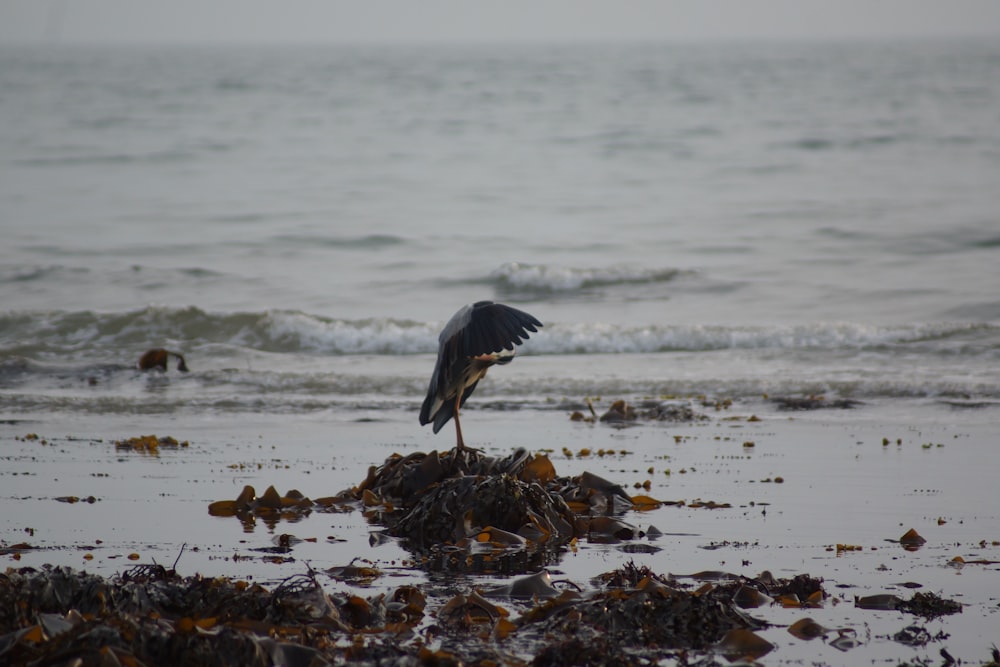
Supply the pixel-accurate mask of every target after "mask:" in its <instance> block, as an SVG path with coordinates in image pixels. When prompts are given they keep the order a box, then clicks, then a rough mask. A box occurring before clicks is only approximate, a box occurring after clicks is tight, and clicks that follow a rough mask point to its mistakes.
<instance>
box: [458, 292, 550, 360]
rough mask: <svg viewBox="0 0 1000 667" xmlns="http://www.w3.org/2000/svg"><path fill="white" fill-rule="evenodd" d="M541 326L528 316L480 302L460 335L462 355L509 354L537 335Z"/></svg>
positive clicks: (517, 311) (507, 307) (515, 309)
mask: <svg viewBox="0 0 1000 667" xmlns="http://www.w3.org/2000/svg"><path fill="white" fill-rule="evenodd" d="M540 326H542V323H541V322H539V321H538V320H536V319H535V318H534V317H532V316H531V315H529V314H528V313H526V312H524V311H521V310H518V309H517V308H511V307H510V306H505V305H503V304H502V303H493V302H491V301H480V302H478V303H476V304H475V305H474V306H473V307H472V312H471V313H469V322H468V324H467V325H466V326H465V328H464V330H463V331H462V347H463V348H464V349H463V350H462V354H463V355H464V356H468V357H474V356H476V355H480V354H490V353H492V352H500V351H501V350H513V349H514V346H515V345H520V344H521V343H523V342H524V341H525V340H527V339H528V337H529V336H528V332H529V331H538V329H537V327H540Z"/></svg>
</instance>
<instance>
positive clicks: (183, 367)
mask: <svg viewBox="0 0 1000 667" xmlns="http://www.w3.org/2000/svg"><path fill="white" fill-rule="evenodd" d="M170 357H175V358H176V359H177V370H179V371H180V372H182V373H187V372H188V366H187V363H186V362H185V361H184V357H183V356H181V354H180V353H179V352H171V351H170V350H165V349H163V348H161V347H157V348H153V349H151V350H146V351H145V352H143V354H142V356H141V357H139V361H138V362H137V364H136V365H137V366H138V367H139V370H143V371H150V370H157V371H166V370H167V363H168V362H169V360H170Z"/></svg>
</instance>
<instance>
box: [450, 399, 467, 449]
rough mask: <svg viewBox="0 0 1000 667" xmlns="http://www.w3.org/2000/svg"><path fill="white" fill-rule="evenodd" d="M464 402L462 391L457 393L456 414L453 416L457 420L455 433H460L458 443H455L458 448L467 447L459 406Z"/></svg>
mask: <svg viewBox="0 0 1000 667" xmlns="http://www.w3.org/2000/svg"><path fill="white" fill-rule="evenodd" d="M461 404H462V392H458V393H457V394H455V414H454V415H453V416H452V418H453V419H454V420H455V433H456V434H457V435H458V443H457V444H456V445H455V446H456V447H457V448H458V449H465V440H463V439H462V424H461V423H459V421H458V407H459V406H460V405H461Z"/></svg>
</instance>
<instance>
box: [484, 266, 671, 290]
mask: <svg viewBox="0 0 1000 667" xmlns="http://www.w3.org/2000/svg"><path fill="white" fill-rule="evenodd" d="M679 273H680V271H678V270H677V269H637V268H634V267H627V266H618V267H609V268H589V269H580V268H570V267H558V266H549V265H546V264H521V263H520V262H507V263H506V264H503V265H501V266H500V267H498V268H497V269H495V270H494V271H493V272H492V273H491V274H490V279H491V280H492V281H493V282H494V283H495V284H496V286H497V287H498V288H499V289H501V290H505V291H508V292H510V291H517V292H538V293H548V292H577V291H581V290H587V289H593V288H598V287H612V286H616V285H641V284H649V283H659V282H667V281H670V280H673V279H674V278H676V277H677V275H678V274H679Z"/></svg>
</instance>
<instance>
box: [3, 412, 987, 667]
mask: <svg viewBox="0 0 1000 667" xmlns="http://www.w3.org/2000/svg"><path fill="white" fill-rule="evenodd" d="M599 407H600V406H599ZM605 407H606V406H605ZM696 407H697V410H698V411H699V412H700V413H703V414H704V415H705V416H707V417H708V418H707V419H704V420H697V421H692V422H685V423H664V422H655V423H653V422H643V423H640V424H639V425H636V426H632V427H629V428H613V427H611V426H609V425H607V424H600V423H597V424H590V423H579V422H571V421H570V420H569V417H568V414H567V413H565V412H559V411H552V412H534V411H514V412H498V411H489V410H473V411H470V412H469V416H468V417H467V418H466V419H465V420H463V426H464V427H465V428H464V430H465V431H466V438H467V440H469V441H470V443H475V444H476V445H477V446H480V447H483V448H484V449H485V450H486V452H487V453H489V454H494V455H503V454H507V453H509V452H510V451H512V450H513V449H514V448H516V447H525V448H527V449H529V450H531V451H544V450H551V452H550V457H551V459H552V461H553V463H554V464H555V466H556V470H557V471H558V473H559V474H560V475H576V474H579V473H581V472H583V471H590V472H592V473H595V474H597V475H600V476H602V477H605V478H607V479H609V480H612V481H614V482H616V483H618V484H621V485H622V486H623V487H625V488H626V490H627V491H629V492H630V493H636V494H638V493H643V494H648V495H650V496H652V497H654V498H656V499H659V500H664V501H683V504H672V505H667V506H663V507H661V508H659V509H655V510H652V511H649V512H641V513H640V512H630V513H628V514H627V515H626V517H625V518H626V520H627V521H629V522H631V523H633V524H635V525H637V526H640V527H641V528H643V529H646V528H647V527H649V526H654V527H655V528H656V529H658V530H659V531H660V532H662V533H663V535H662V536H659V537H656V538H655V539H644V540H642V541H641V548H637V547H636V544H637V543H636V542H630V543H622V544H603V543H600V544H598V543H591V542H589V541H587V540H581V541H580V542H579V543H578V544H577V545H576V547H575V548H574V549H572V550H568V551H567V552H566V553H565V554H564V555H563V557H562V559H561V560H560V561H559V562H558V563H557V564H555V565H554V566H553V567H551V568H549V569H550V572H551V573H552V576H553V578H556V579H564V580H565V579H568V580H570V581H572V582H575V583H576V584H578V585H579V586H581V587H583V588H587V587H589V586H590V585H591V584H590V580H591V578H593V577H595V576H596V575H598V574H600V573H602V572H606V571H609V570H612V569H614V568H616V567H620V566H622V565H623V564H624V563H626V562H629V561H634V562H635V563H636V564H637V565H645V566H648V567H649V568H650V569H651V570H653V571H654V572H657V573H662V574H672V575H675V576H683V575H689V574H693V573H697V572H702V571H706V570H718V571H722V572H727V573H732V574H736V575H745V576H749V577H752V576H757V575H759V574H760V573H761V572H762V571H764V570H768V571H770V572H771V573H773V574H774V575H775V576H778V577H791V576H794V575H797V574H803V573H806V574H809V575H811V576H813V577H816V578H821V579H823V580H824V588H825V589H826V591H827V592H828V593H829V594H830V597H829V599H828V600H827V601H826V602H825V603H824V604H823V605H822V606H821V607H817V608H811V609H808V610H804V609H798V608H796V609H788V608H783V607H780V606H770V607H764V608H759V609H755V610H753V613H754V615H755V616H757V617H758V618H762V619H764V620H766V621H767V622H769V623H771V624H773V627H771V628H769V629H767V630H764V631H762V632H761V633H760V634H761V636H763V637H764V638H766V639H767V640H768V641H770V642H771V643H773V644H774V645H775V646H776V649H775V651H774V652H773V653H772V654H770V655H769V657H768V659H767V661H768V663H770V664H777V663H783V662H788V663H793V662H796V661H803V660H804V661H808V662H813V661H818V662H826V663H828V664H844V663H845V662H852V663H858V664H860V663H862V662H869V661H880V660H885V659H891V660H913V659H924V658H926V659H928V660H935V661H937V660H940V656H939V651H940V650H941V649H942V648H944V649H946V650H947V652H948V653H949V654H950V655H952V656H954V657H955V658H957V659H959V658H960V659H961V660H963V661H965V662H967V663H971V664H978V663H979V662H983V661H985V660H986V658H987V657H988V654H989V648H990V645H991V644H992V643H994V642H997V641H998V637H997V635H996V633H995V628H996V627H997V620H998V618H997V614H998V600H1000V593H997V585H996V583H997V576H998V573H1000V565H998V564H997V563H996V562H995V561H1000V510H998V508H997V505H996V502H995V501H996V491H995V470H996V464H995V462H996V453H995V446H996V443H997V442H998V441H1000V426H998V425H997V420H996V419H994V418H991V415H990V414H989V412H990V411H991V409H990V408H985V409H976V408H966V409H962V408H956V407H953V406H949V405H945V404H938V403H935V404H922V405H915V404H899V403H897V404H893V405H882V406H870V405H869V406H860V407H858V408H854V409H847V410H817V411H808V412H798V411H795V412H788V411H781V410H778V409H776V408H775V406H774V404H771V403H761V404H759V405H755V406H752V409H744V408H741V407H739V406H737V407H731V408H729V409H723V410H716V409H714V408H713V407H707V406H700V405H699V406H696ZM751 415H753V416H754V417H755V418H754V419H752V420H751V419H750V417H751ZM372 417H375V418H376V419H371V420H369V419H364V418H363V419H362V420H360V421H349V420H346V419H343V418H337V417H336V416H330V415H316V416H311V417H307V418H304V417H301V416H297V417H294V418H282V417H278V416H266V415H265V416H261V417H259V418H256V419H253V420H246V419H242V420H240V421H235V419H233V420H231V419H228V418H227V419H223V418H221V417H220V418H217V419H212V418H205V417H201V418H199V419H198V420H196V421H195V422H194V423H192V422H187V421H184V420H183V419H180V418H176V419H170V420H164V419H161V418H156V417H136V418H121V417H116V418H115V421H113V422H108V421H107V420H104V421H102V420H101V419H99V418H97V417H90V418H86V419H77V420H73V422H72V423H59V422H54V421H50V422H46V421H35V420H32V421H28V420H25V421H21V420H18V419H16V418H13V419H8V420H7V421H5V422H4V423H2V424H0V457H2V460H3V468H2V472H0V479H2V484H0V486H2V489H3V490H2V492H0V496H2V498H3V503H4V506H5V508H6V509H7V511H6V512H4V515H3V519H2V521H0V548H2V555H0V562H3V564H4V565H5V566H6V567H9V568H21V567H26V566H30V567H36V568H37V567H40V566H42V565H44V564H58V565H68V566H71V567H73V568H77V569H81V570H86V571H88V572H92V573H96V574H100V575H103V576H112V575H114V574H116V573H120V572H122V571H124V570H127V569H128V568H129V567H131V566H133V565H135V564H136V563H151V562H154V561H155V562H157V563H159V564H162V565H166V566H168V567H169V566H171V565H173V563H174V562H175V560H177V566H176V567H177V571H178V572H179V573H180V574H185V575H191V574H195V573H200V574H202V575H205V576H224V577H230V578H234V579H246V580H252V581H255V582H259V583H262V584H264V585H274V584H276V583H277V582H279V581H281V580H283V579H284V578H286V577H288V576H291V575H293V574H300V573H303V572H305V571H306V570H307V569H308V568H310V567H311V568H313V569H315V570H318V571H323V570H326V569H327V568H330V567H333V566H338V565H346V564H348V563H349V562H350V561H351V560H352V559H353V558H355V557H360V558H362V559H365V560H366V561H369V562H370V563H371V564H373V565H375V566H377V567H378V568H379V569H380V570H382V572H383V573H384V575H385V576H383V577H381V578H379V579H376V580H375V581H374V582H372V583H371V584H370V585H367V586H365V587H364V590H363V591H362V594H364V595H371V594H373V593H374V592H378V591H380V590H388V589H390V588H394V587H397V586H399V585H401V584H404V583H412V584H415V585H417V586H421V587H423V588H425V589H427V590H428V591H431V592H432V596H431V598H432V599H431V600H429V605H430V604H432V602H433V592H434V591H445V590H447V591H452V592H454V591H461V590H465V591H470V590H472V589H473V588H475V587H483V586H489V585H493V584H496V583H500V582H502V581H503V580H504V578H503V577H498V576H492V575H491V576H484V575H479V576H476V575H469V574H449V575H448V576H447V577H443V578H442V577H441V576H440V575H436V574H433V573H427V572H425V571H423V570H421V569H419V568H416V567H414V566H413V555H412V554H410V553H409V552H407V551H406V550H405V549H404V548H403V547H402V546H401V545H400V544H398V543H397V542H396V541H395V540H391V539H390V540H383V541H378V542H381V543H379V545H378V546H376V547H372V546H370V544H371V543H372V542H370V538H371V535H372V533H373V532H378V528H377V527H375V526H372V525H369V524H368V522H366V520H365V519H364V517H363V516H361V514H360V513H359V512H357V511H354V512H348V513H332V512H321V511H314V512H310V513H308V514H306V515H305V516H302V517H301V518H300V519H298V520H296V521H294V522H292V521H280V522H278V523H276V524H272V525H267V523H265V522H264V521H262V520H258V521H257V522H256V523H254V524H247V523H241V522H240V521H239V520H237V519H236V518H233V517H228V518H220V517H212V516H210V515H209V513H208V505H209V504H210V503H212V502H213V501H218V500H224V499H233V498H235V497H236V496H237V495H238V494H239V493H240V491H241V489H242V488H243V487H244V486H245V485H248V484H249V485H252V486H254V487H255V488H256V489H257V491H258V493H262V492H263V491H264V489H265V488H267V487H268V486H274V487H275V488H276V489H277V490H278V491H279V492H280V493H285V492H287V491H288V490H290V489H297V490H298V491H300V492H301V493H303V494H304V495H306V496H308V497H311V498H319V497H322V496H329V495H332V494H335V493H337V492H338V491H341V490H342V489H345V488H350V487H352V486H354V485H356V484H358V483H359V482H360V481H361V480H362V479H364V477H365V474H366V472H367V469H368V467H369V466H371V465H378V464H380V463H381V462H382V461H383V460H384V459H385V458H386V457H387V456H389V455H390V454H392V453H394V452H400V453H403V454H407V453H411V452H415V451H429V450H431V449H434V448H437V449H445V448H447V447H448V445H450V444H451V442H452V441H451V439H450V438H451V434H450V433H448V432H447V431H445V432H442V433H441V434H439V435H438V436H433V435H432V434H431V433H430V431H429V429H424V430H421V429H419V428H418V427H417V426H416V421H415V417H414V416H413V415H410V414H404V413H398V414H397V413H392V412H380V413H378V414H377V415H372ZM149 433H155V434H157V435H159V436H172V437H173V438H175V439H177V441H179V442H180V443H182V444H181V445H178V446H176V447H174V446H162V447H159V448H157V451H155V452H150V451H139V450H136V449H134V448H122V447H116V445H115V444H114V441H115V440H121V439H125V438H129V437H132V436H138V435H142V434H149ZM185 442H186V443H187V444H186V445H184V444H183V443H185ZM602 450H603V455H601V452H602ZM612 452H613V453H612ZM647 482H648V485H647V488H642V485H644V484H646V483H647ZM637 485H638V488H637ZM73 498H76V499H78V500H77V501H75V502H73ZM697 501H702V502H701V503H699V502H697ZM713 503H714V504H716V505H722V507H715V508H711V505H712V504H713ZM699 505H702V506H699ZM911 528H912V529H914V530H915V531H917V532H918V533H919V534H920V535H921V536H923V537H924V538H925V539H926V540H927V542H926V544H925V545H923V546H922V547H921V548H919V549H917V550H912V551H911V550H906V549H904V548H903V547H902V546H901V545H900V544H898V543H897V542H896V540H898V539H899V538H900V537H901V536H902V535H903V534H904V533H905V532H906V531H907V530H909V529H911ZM281 535H293V536H294V537H296V538H299V539H302V540H303V541H302V542H298V543H295V544H294V546H293V548H292V549H291V550H290V551H287V552H281V551H280V550H275V549H274V547H275V546H276V545H277V544H278V543H279V542H280V537H279V536H281ZM378 542H375V543H378ZM837 545H847V546H849V547H850V548H849V549H847V550H845V549H838V548H837ZM182 547H183V553H182ZM956 557H961V559H963V560H964V561H966V564H965V565H961V564H959V563H958V562H957V561H955V560H954V559H956ZM904 584H907V586H904ZM913 584H919V585H920V588H916V589H915V590H919V591H928V592H933V593H935V594H937V595H940V596H942V597H944V598H949V599H953V600H955V601H958V602H960V603H962V604H963V605H965V608H964V611H963V613H961V614H956V615H952V616H947V617H942V618H940V619H936V620H923V619H919V618H918V619H915V618H913V617H911V616H908V615H905V614H903V613H902V612H898V611H879V610H866V609H860V608H857V607H856V606H855V604H854V601H855V598H856V597H861V596H867V595H875V594H881V593H890V594H895V595H898V596H900V597H909V596H910V595H911V594H912V592H913V590H914V588H912V585H913ZM324 585H325V586H326V587H327V588H329V589H330V590H343V589H345V588H350V586H348V585H347V584H344V583H342V582H338V581H334V580H333V579H328V580H327V581H325V582H324ZM513 612H514V613H515V614H516V613H517V612H518V609H517V605H513ZM805 616H808V617H811V618H812V619H814V620H815V621H817V622H818V623H820V624H821V625H823V626H826V627H828V628H851V629H853V631H854V635H855V636H856V638H857V642H856V645H855V646H854V647H853V648H850V649H849V651H848V652H847V653H844V652H842V650H840V649H838V648H836V647H834V646H832V645H830V644H828V643H824V641H823V640H821V639H817V640H814V641H804V640H801V639H797V638H795V637H794V636H792V635H791V634H789V633H788V632H787V630H786V628H787V626H789V625H790V624H792V623H794V622H795V621H797V620H799V619H801V618H803V617H805ZM913 625H920V626H922V627H924V628H926V630H927V632H928V636H929V637H931V638H932V639H931V640H930V641H929V642H927V643H926V644H923V645H919V646H909V645H905V644H902V643H900V642H899V641H898V640H896V639H893V636H894V635H895V634H896V633H898V632H899V631H900V630H902V629H903V628H905V627H908V626H913Z"/></svg>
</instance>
